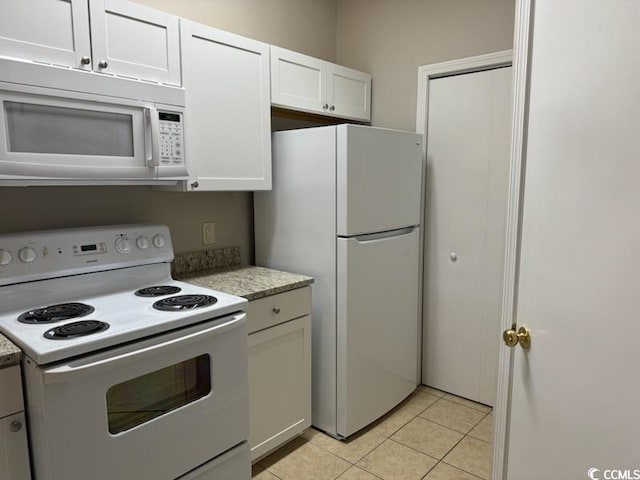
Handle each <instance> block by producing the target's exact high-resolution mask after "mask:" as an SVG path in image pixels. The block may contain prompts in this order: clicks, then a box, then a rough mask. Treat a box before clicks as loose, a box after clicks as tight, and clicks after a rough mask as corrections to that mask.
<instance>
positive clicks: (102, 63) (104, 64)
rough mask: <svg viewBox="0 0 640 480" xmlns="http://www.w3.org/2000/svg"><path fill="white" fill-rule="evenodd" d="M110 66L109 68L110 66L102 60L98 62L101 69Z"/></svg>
mask: <svg viewBox="0 0 640 480" xmlns="http://www.w3.org/2000/svg"><path fill="white" fill-rule="evenodd" d="M108 66H109V64H108V63H107V61H106V60H100V61H99V62H98V67H100V68H107V67H108Z"/></svg>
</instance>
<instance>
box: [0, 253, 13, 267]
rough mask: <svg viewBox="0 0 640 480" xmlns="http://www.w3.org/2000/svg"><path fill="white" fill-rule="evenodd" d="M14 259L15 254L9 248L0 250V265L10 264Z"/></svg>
mask: <svg viewBox="0 0 640 480" xmlns="http://www.w3.org/2000/svg"><path fill="white" fill-rule="evenodd" d="M11 260H13V255H11V252H9V251H8V250H0V265H9V264H10V263H11Z"/></svg>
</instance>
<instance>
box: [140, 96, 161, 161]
mask: <svg viewBox="0 0 640 480" xmlns="http://www.w3.org/2000/svg"><path fill="white" fill-rule="evenodd" d="M159 148H160V125H159V120H158V110H157V109H155V108H153V107H145V109H144V157H145V161H146V163H147V167H159V166H160V152H159V151H158V150H159Z"/></svg>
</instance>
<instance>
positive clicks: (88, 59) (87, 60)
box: [80, 57, 91, 65]
mask: <svg viewBox="0 0 640 480" xmlns="http://www.w3.org/2000/svg"><path fill="white" fill-rule="evenodd" d="M80 63H81V64H82V65H89V64H90V63H91V57H82V58H81V59H80Z"/></svg>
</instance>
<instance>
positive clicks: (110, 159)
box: [0, 58, 188, 186]
mask: <svg viewBox="0 0 640 480" xmlns="http://www.w3.org/2000/svg"><path fill="white" fill-rule="evenodd" d="M184 108H185V92H184V89H182V88H177V87H172V86H167V85H157V84H152V83H149V82H143V81H136V80H132V79H125V78H116V77H113V76H111V75H106V74H100V73H94V72H85V71H81V70H77V69H70V68H63V67H57V66H51V65H39V64H37V63H33V62H22V61H16V60H10V59H6V58H0V186H3V185H15V186H27V185H93V184H101V185H119V184H124V185H136V184H137V185H158V184H175V183H176V182H177V181H179V180H185V179H187V178H188V172H187V167H186V159H185V153H184V152H185V149H184V141H183V139H184V136H185V135H184V133H185V132H184V129H185V122H184Z"/></svg>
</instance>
